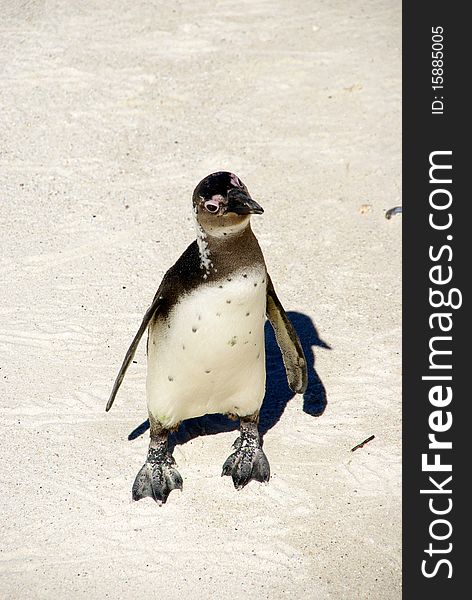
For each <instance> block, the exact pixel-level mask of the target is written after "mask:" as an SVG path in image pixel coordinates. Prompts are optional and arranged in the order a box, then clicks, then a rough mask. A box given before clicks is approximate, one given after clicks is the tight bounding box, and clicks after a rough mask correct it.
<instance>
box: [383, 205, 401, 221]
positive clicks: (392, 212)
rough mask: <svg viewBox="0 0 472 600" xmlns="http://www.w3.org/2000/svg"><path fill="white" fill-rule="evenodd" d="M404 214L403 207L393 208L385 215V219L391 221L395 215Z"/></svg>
mask: <svg viewBox="0 0 472 600" xmlns="http://www.w3.org/2000/svg"><path fill="white" fill-rule="evenodd" d="M402 212H403V207H402V206H394V207H393V208H389V209H388V210H387V212H386V213H385V218H386V219H391V218H392V217H393V215H399V214H400V213H402Z"/></svg>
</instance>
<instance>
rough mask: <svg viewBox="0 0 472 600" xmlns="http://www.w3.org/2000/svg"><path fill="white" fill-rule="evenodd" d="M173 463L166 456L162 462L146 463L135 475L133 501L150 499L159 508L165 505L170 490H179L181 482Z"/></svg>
mask: <svg viewBox="0 0 472 600" xmlns="http://www.w3.org/2000/svg"><path fill="white" fill-rule="evenodd" d="M174 464H175V461H174V459H173V458H172V456H170V454H168V455H167V456H166V457H165V459H164V460H163V461H160V462H149V461H146V462H145V463H144V465H143V466H142V467H141V470H140V471H139V473H138V474H137V475H136V479H135V481H134V484H133V492H132V493H133V500H141V498H146V497H149V498H152V499H153V500H155V501H156V502H157V503H158V504H159V505H160V506H161V505H162V504H165V503H166V501H167V498H168V496H169V494H170V493H171V491H172V490H181V489H182V485H183V481H182V477H181V475H180V473H179V472H178V471H177V469H176V468H175V467H174Z"/></svg>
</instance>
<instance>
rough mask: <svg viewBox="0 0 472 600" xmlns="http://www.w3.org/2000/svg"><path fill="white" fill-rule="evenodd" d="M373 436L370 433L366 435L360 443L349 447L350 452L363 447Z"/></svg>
mask: <svg viewBox="0 0 472 600" xmlns="http://www.w3.org/2000/svg"><path fill="white" fill-rule="evenodd" d="M374 438H375V435H371V436H370V437H368V438H367V439H365V440H364V441H363V442H361V443H360V444H357V446H354V448H351V452H354V450H357V449H358V448H363V447H364V444H367V442H371V441H372V440H373V439H374Z"/></svg>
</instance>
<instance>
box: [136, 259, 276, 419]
mask: <svg viewBox="0 0 472 600" xmlns="http://www.w3.org/2000/svg"><path fill="white" fill-rule="evenodd" d="M246 275H247V277H243V275H242V274H241V275H239V276H234V277H232V278H231V280H225V281H223V282H219V283H217V284H210V283H206V284H204V285H203V286H200V288H198V289H197V290H195V291H194V292H192V293H190V294H188V295H187V296H185V297H183V298H182V299H181V300H180V302H178V303H177V304H176V305H175V306H174V307H173V309H172V311H171V312H170V314H169V315H168V317H167V319H166V320H159V319H157V322H155V323H153V324H152V325H151V326H150V330H149V344H148V372H147V381H146V391H147V402H148V409H149V412H150V413H151V414H152V415H153V416H154V417H155V418H156V419H157V420H158V421H160V423H161V424H162V425H163V426H164V427H167V428H170V427H172V426H174V425H176V424H177V423H179V422H180V421H182V420H184V419H189V418H192V417H198V416H201V415H204V414H209V413H234V414H237V415H240V416H245V415H249V414H252V413H254V412H255V411H256V410H258V409H259V408H260V406H261V404H262V400H263V398H264V393H265V345H264V322H265V310H266V285H267V284H266V274H265V271H263V270H262V269H261V270H257V271H256V272H252V273H251V272H249V271H248V272H247V273H246Z"/></svg>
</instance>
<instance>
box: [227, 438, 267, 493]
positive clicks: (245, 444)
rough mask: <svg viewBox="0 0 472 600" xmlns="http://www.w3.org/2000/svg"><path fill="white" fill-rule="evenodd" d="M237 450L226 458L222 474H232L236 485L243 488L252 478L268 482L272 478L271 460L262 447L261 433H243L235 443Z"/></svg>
mask: <svg viewBox="0 0 472 600" xmlns="http://www.w3.org/2000/svg"><path fill="white" fill-rule="evenodd" d="M233 447H234V448H235V450H236V451H235V452H233V454H231V456H229V457H228V458H227V459H226V462H225V464H224V465H223V471H222V473H221V475H222V476H223V475H231V477H232V478H233V483H234V487H235V488H236V489H237V490H241V489H242V488H243V487H244V486H245V485H247V484H248V483H249V482H250V481H251V480H253V479H254V480H255V481H260V482H261V483H266V482H268V481H269V478H270V467H269V461H268V460H267V457H266V455H265V454H264V451H263V450H262V448H261V445H260V441H259V435H257V439H256V438H255V437H254V436H251V437H248V436H245V435H243V434H242V435H241V436H240V437H239V438H238V439H237V440H236V442H235V443H234V444H233Z"/></svg>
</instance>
